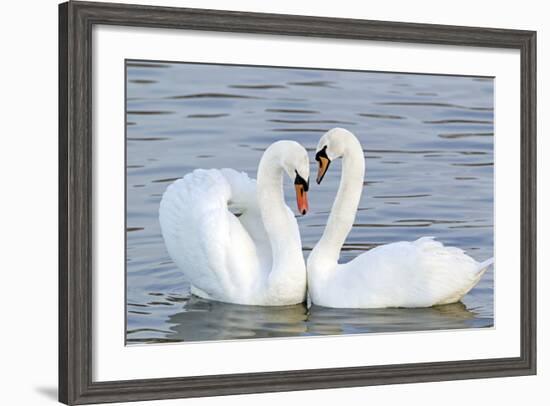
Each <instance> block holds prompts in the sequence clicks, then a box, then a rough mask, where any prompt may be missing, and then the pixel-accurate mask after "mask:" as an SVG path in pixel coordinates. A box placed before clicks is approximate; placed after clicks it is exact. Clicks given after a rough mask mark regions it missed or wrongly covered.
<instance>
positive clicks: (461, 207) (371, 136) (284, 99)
mask: <svg viewBox="0 0 550 406" xmlns="http://www.w3.org/2000/svg"><path fill="white" fill-rule="evenodd" d="M126 66H127V77H128V83H127V95H126V96H127V97H126V102H127V105H126V113H127V117H126V151H127V162H126V181H127V183H126V185H127V187H126V194H127V202H126V213H127V218H126V220H127V225H126V226H127V228H126V243H127V244H126V264H127V267H126V277H127V285H126V286H127V291H126V302H127V343H128V344H132V343H144V342H146V343H163V342H178V341H182V340H184V341H202V340H224V339H238V338H269V337H288V336H306V335H325V334H359V333H375V332H397V331H420V330H437V329H453V328H472V327H487V326H492V325H493V317H494V312H493V271H492V270H490V271H489V272H487V273H486V274H485V275H484V277H483V278H482V280H481V281H480V283H479V284H478V285H477V286H476V287H475V288H474V289H473V290H472V291H471V292H470V293H469V294H468V295H466V297H464V299H463V303H459V304H455V305H449V306H443V307H433V308H428V309H379V310H353V309H328V308H322V307H317V306H313V307H310V308H309V309H308V308H306V307H305V306H304V305H298V306H288V307H283V308H266V307H255V306H254V307H246V306H238V305H230V304H223V303H215V302H208V301H204V300H201V299H198V298H195V297H192V296H191V295H190V289H189V284H188V282H187V280H186V278H185V276H184V275H183V273H182V272H181V271H180V270H178V269H177V268H176V267H175V265H174V264H173V262H172V261H171V260H170V258H169V257H168V254H167V252H166V249H165V247H164V243H163V241H162V237H161V234H160V227H159V224H158V205H159V202H160V199H161V196H162V193H163V192H164V190H165V189H166V187H167V186H168V185H169V184H170V183H171V182H173V181H174V180H175V179H178V178H180V177H181V176H183V175H184V174H186V173H188V172H190V171H192V170H193V169H196V168H223V167H232V168H235V169H238V170H241V171H244V172H246V173H248V175H249V176H251V177H254V178H255V177H256V170H257V165H258V162H259V160H260V157H261V155H262V153H263V151H264V150H265V148H266V147H267V146H268V145H269V144H271V143H272V142H274V141H276V140H280V139H290V140H295V141H298V142H300V143H301V144H302V145H303V146H304V147H305V148H306V149H307V151H309V153H310V157H312V155H311V154H313V152H314V151H315V148H316V146H317V142H318V140H319V137H320V135H321V134H322V133H323V132H324V131H326V130H328V129H330V128H332V127H336V126H339V127H345V128H348V129H350V130H352V131H353V132H354V133H355V134H356V135H357V137H358V138H359V139H360V141H361V143H362V145H363V147H364V148H365V151H364V154H365V158H366V167H367V170H366V179H365V183H364V190H363V195H362V198H361V202H360V204H359V210H358V212H357V217H356V220H355V225H354V227H353V229H352V231H351V233H350V234H349V236H348V238H347V239H346V242H345V245H344V247H343V249H342V254H341V262H347V261H349V260H351V259H352V258H354V257H356V256H357V255H359V254H361V253H362V252H365V251H368V250H369V249H372V248H373V247H376V246H379V245H381V244H387V243H389V242H395V241H401V240H414V239H416V238H419V237H421V236H434V237H436V238H437V239H439V240H440V241H442V242H444V243H445V244H448V245H451V246H456V247H459V248H462V249H464V250H466V252H467V253H468V254H469V255H471V256H473V257H474V258H476V259H477V260H484V259H486V258H489V257H490V256H492V255H493V171H494V167H493V139H494V137H495V134H494V128H493V120H494V111H493V110H494V109H493V94H494V88H493V80H492V79H488V78H472V77H458V76H452V77H451V76H437V75H407V74H399V75H395V74H387V73H376V72H344V71H327V70H309V69H282V68H281V69H278V68H277V69H274V68H257V67H243V66H240V67H235V66H223V65H201V64H178V63H159V62H154V63H149V62H146V61H129V62H128V63H127V65H126ZM311 165H312V166H311V171H312V173H314V172H315V170H316V168H315V162H314V161H313V159H312V163H311ZM340 172H341V162H340V161H335V162H334V168H331V170H330V171H329V172H328V173H327V175H326V176H325V180H324V181H323V185H322V186H317V185H315V184H313V185H312V186H311V193H310V195H309V198H310V212H309V213H308V215H307V216H303V217H299V218H298V224H299V227H300V233H301V236H302V244H303V252H304V256H305V257H306V256H307V255H308V254H309V252H310V251H311V249H312V247H313V246H314V245H315V243H316V242H317V241H318V240H319V238H320V236H321V233H322V232H323V229H324V227H325V224H326V222H327V218H328V215H329V213H330V209H331V206H332V202H333V200H334V196H335V193H336V189H337V187H338V183H339V178H340ZM284 187H285V193H286V197H287V199H288V200H287V203H288V204H289V206H290V207H294V205H295V203H294V201H293V194H294V190H293V186H292V182H285V185H284Z"/></svg>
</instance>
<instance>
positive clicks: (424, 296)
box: [307, 128, 493, 308]
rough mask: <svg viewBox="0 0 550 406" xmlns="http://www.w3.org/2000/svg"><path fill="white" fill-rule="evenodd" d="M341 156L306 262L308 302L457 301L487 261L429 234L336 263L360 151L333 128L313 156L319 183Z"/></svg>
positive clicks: (351, 210) (349, 219) (355, 197)
mask: <svg viewBox="0 0 550 406" xmlns="http://www.w3.org/2000/svg"><path fill="white" fill-rule="evenodd" d="M340 157H342V159H343V163H342V175H341V180H340V187H339V188H338V193H337V195H336V199H335V201H334V204H333V206H332V210H331V213H330V216H329V219H328V223H327V226H326V228H325V231H324V233H323V236H322V238H321V240H320V241H319V242H318V243H317V245H316V246H315V247H314V248H313V251H312V252H311V254H310V255H309V257H308V260H307V272H308V289H309V293H310V296H311V300H312V302H313V303H315V304H317V305H321V306H327V307H342V308H381V307H428V306H433V305H439V304H447V303H453V302H457V301H459V300H460V299H461V298H462V297H463V296H464V295H465V294H466V293H468V291H470V289H472V287H474V286H475V285H476V283H477V282H478V281H479V280H480V278H481V276H482V275H483V273H484V272H485V270H486V269H487V268H488V267H489V265H491V264H492V263H493V259H492V258H491V259H489V260H487V261H484V262H481V263H479V262H477V261H475V260H474V259H473V258H471V257H469V256H468V255H466V254H465V253H464V252H463V251H462V250H461V249H459V248H454V247H445V246H443V244H441V243H439V242H437V241H434V239H433V238H432V237H422V238H420V239H418V240H416V241H414V242H396V243H392V244H387V245H383V246H379V247H376V248H374V249H372V250H370V251H367V252H365V253H363V254H361V255H359V256H358V257H356V258H354V259H353V260H352V261H350V262H348V263H346V264H338V258H339V256H340V249H341V248H342V245H343V244H344V241H345V239H346V236H347V235H348V233H349V232H350V230H351V228H352V226H353V222H354V220H355V214H356V212H357V206H358V205H359V200H360V198H361V192H362V189H363V178H364V172H365V161H364V157H363V149H362V147H361V144H360V143H359V141H358V140H357V138H356V137H355V136H354V135H353V134H352V133H351V132H349V131H347V130H344V129H340V128H335V129H332V130H330V131H328V132H327V133H326V134H324V135H323V137H321V140H320V141H319V145H318V147H317V153H316V157H315V159H316V160H317V161H318V163H319V173H318V177H317V183H320V182H321V180H322V179H323V176H324V175H325V173H326V170H327V168H328V166H329V164H330V162H331V161H332V160H334V159H337V158H340Z"/></svg>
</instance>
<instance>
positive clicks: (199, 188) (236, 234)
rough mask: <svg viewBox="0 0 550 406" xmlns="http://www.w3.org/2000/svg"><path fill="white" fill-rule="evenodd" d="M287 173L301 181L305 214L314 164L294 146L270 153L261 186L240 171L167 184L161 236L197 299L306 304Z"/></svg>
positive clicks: (279, 145) (198, 173)
mask: <svg viewBox="0 0 550 406" xmlns="http://www.w3.org/2000/svg"><path fill="white" fill-rule="evenodd" d="M283 172H286V173H287V174H288V175H289V176H290V177H291V178H292V179H294V186H295V189H296V198H297V204H298V210H299V211H300V214H306V211H307V210H308V202H307V190H308V185H309V183H308V179H309V159H308V156H307V152H306V150H305V149H304V148H303V147H302V146H301V145H300V144H298V143H296V142H294V141H278V142H275V143H274V144H272V145H270V146H269V147H268V148H267V149H266V151H265V152H264V154H263V156H262V158H261V160H260V164H259V166H258V181H257V182H256V181H254V180H253V179H250V178H249V177H248V175H246V174H245V173H239V172H237V171H235V170H233V169H221V170H218V169H208V170H205V169H197V170H195V171H193V172H192V173H189V174H187V175H185V176H184V177H183V178H182V179H179V180H177V181H175V182H174V183H173V184H171V185H170V186H168V188H167V189H166V191H165V192H164V195H163V197H162V200H161V202H160V208H159V221H160V226H161V230H162V236H163V238H164V242H165V245H166V248H167V250H168V253H169V255H170V257H171V258H172V260H173V261H174V262H175V263H176V265H177V266H178V268H179V269H180V270H182V271H183V272H184V273H185V275H186V276H187V278H188V279H189V281H190V283H191V292H192V293H193V294H195V295H197V296H199V297H202V298H204V299H210V300H216V301H220V302H227V303H236V304H244V305H262V306H281V305H290V304H297V303H302V302H303V301H304V299H305V295H306V281H307V277H306V268H305V263H304V258H303V255H302V243H301V240H300V233H299V230H298V223H297V222H296V219H295V218H294V215H293V213H292V211H291V210H290V209H289V208H288V206H287V205H286V204H285V200H284V195H283ZM230 209H231V210H232V211H237V212H239V213H241V215H240V216H239V217H237V216H236V215H234V214H233V213H232V212H231V211H230Z"/></svg>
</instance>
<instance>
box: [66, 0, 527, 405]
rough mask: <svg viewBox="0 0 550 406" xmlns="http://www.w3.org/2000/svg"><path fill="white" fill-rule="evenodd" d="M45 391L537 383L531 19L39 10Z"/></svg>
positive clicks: (91, 6) (76, 6) (114, 397)
mask: <svg viewBox="0 0 550 406" xmlns="http://www.w3.org/2000/svg"><path fill="white" fill-rule="evenodd" d="M59 32H60V35H59V39H60V46H59V96H60V97H59V103H60V105H59V157H60V158H59V159H60V162H59V166H60V175H59V176H60V179H59V190H60V191H59V201H60V206H59V214H60V216H59V218H60V220H59V221H60V224H59V238H60V252H59V263H60V267H59V286H60V290H59V291H60V293H59V295H60V297H59V314H60V322H59V400H60V401H61V402H63V403H66V404H85V403H101V402H115V401H136V400H151V399H167V398H184V397H197V396H215V395H229V394H244V393H258V392H273V391H290V390H305V389H317V388H337V387H352V386H366V385H378V384H395V383H410V382H426V381H441V380H454V379H471V378H487V377H502V376H515V375H529V374H535V373H536V330H535V328H536V325H535V324H536V323H535V320H536V308H535V303H536V285H535V284H536V275H535V269H536V253H535V248H536V221H535V218H536V204H535V203H536V195H535V193H536V187H535V185H536V182H535V179H536V178H535V175H536V160H535V157H536V149H535V148H536V127H535V123H536V55H535V49H536V45H535V41H536V33H535V32H533V31H518V30H507V29H492V28H476V27H456V26H443V25H429V24H411V23H401V22H383V21H366V20H353V19H338V18H319V17H307V16H294V15H276V14H260V13H244V12H230V11H220V10H201V9H183V8H167V7H149V6H137V5H123V4H111V3H86V2H72V1H70V2H68V3H63V4H61V5H60V6H59Z"/></svg>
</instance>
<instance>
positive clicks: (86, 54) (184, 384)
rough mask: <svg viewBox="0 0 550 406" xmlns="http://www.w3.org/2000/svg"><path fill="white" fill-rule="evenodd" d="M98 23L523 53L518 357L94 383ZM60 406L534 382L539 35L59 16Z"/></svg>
mask: <svg viewBox="0 0 550 406" xmlns="http://www.w3.org/2000/svg"><path fill="white" fill-rule="evenodd" d="M94 24H109V25H120V26H135V27H155V28H172V29H194V30H209V31H223V32H241V33H249V34H277V35H295V36H310V37H320V38H341V39H353V40H375V41H392V42H407V43H421V44H440V45H457V46H478V47H491V48H512V49H518V50H520V53H521V152H520V153H521V355H520V356H519V357H517V358H502V359H486V360H484V359H481V360H472V361H453V362H436V363H419V364H401V365H384V366H371V367H353V368H330V369H317V370H295V371H283V372H267V373H249V374H231V375H217V376H202V377H186V378H166V379H147V380H132V381H115V382H93V381H92V353H93V348H92V340H91V337H92V239H91V237H92V221H93V219H92V216H91V209H92V206H91V205H92V187H91V185H92V132H91V131H92V130H91V129H92V126H91V124H92V123H91V112H92V100H91V86H92V84H91V62H92V60H91V58H92V54H91V46H92V43H91V33H92V27H93V25H94ZM59 34H60V35H59V41H60V43H59V400H60V401H61V402H63V403H66V404H86V403H98V402H114V401H134V400H151V399H168V398H184V397H195V396H219V395H229V394H244V393H257V392H275V391H290V390H305V389H317V388H339V387H352V386H365V385H383V384H395V383H410V382H427V381H442V380H455V379H472V378H488V377H501V376H515V375H528V374H534V373H536V308H535V306H536V275H535V269H536V251H535V250H536V203H535V202H536V55H535V54H536V33H535V32H533V31H519V30H504V29H492V28H477V27H457V26H443V25H429V24H411V23H396V22H384V21H365V20H355V19H335V18H320V17H306V16H294V15H276V14H260V13H243V12H234V11H231V12H230V11H218V10H199V9H181V8H169V7H148V6H133V5H121V4H107V3H103V4H102V3H85V2H69V3H64V4H61V5H60V7H59Z"/></svg>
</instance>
